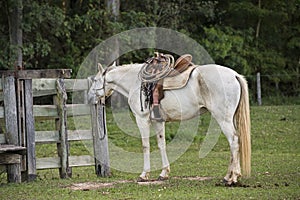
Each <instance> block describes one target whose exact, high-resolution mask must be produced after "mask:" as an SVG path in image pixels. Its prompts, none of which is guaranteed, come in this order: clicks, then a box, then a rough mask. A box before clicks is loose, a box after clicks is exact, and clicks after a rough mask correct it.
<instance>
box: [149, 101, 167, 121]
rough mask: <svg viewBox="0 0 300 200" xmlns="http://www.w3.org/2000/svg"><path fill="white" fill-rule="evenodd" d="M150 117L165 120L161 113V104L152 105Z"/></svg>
mask: <svg viewBox="0 0 300 200" xmlns="http://www.w3.org/2000/svg"><path fill="white" fill-rule="evenodd" d="M150 119H151V120H155V121H158V122H163V121H164V119H163V118H162V115H161V110H160V105H159V104H157V105H153V106H152V109H151V111H150Z"/></svg>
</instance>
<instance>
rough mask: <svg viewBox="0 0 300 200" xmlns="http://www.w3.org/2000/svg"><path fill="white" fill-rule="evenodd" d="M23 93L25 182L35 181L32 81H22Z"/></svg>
mask: <svg viewBox="0 0 300 200" xmlns="http://www.w3.org/2000/svg"><path fill="white" fill-rule="evenodd" d="M24 92H25V95H24V96H25V109H24V110H25V122H26V147H27V157H26V161H27V171H26V175H27V177H26V179H27V181H33V180H35V179H36V176H37V174H36V163H35V160H36V155H35V128H34V117H33V96H32V80H31V79H28V80H24Z"/></svg>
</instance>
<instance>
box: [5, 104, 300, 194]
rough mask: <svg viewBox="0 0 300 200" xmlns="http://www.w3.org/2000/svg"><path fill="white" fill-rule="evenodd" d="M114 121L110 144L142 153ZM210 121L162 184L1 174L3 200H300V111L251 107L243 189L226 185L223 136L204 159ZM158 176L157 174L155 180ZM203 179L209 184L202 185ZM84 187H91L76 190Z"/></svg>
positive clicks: (131, 178)
mask: <svg viewBox="0 0 300 200" xmlns="http://www.w3.org/2000/svg"><path fill="white" fill-rule="evenodd" d="M110 117H111V116H110V114H108V120H107V121H108V130H109V139H110V140H112V141H113V142H114V144H116V145H118V146H120V147H122V148H126V149H127V150H128V151H134V152H140V151H141V141H140V140H139V139H137V138H134V137H132V136H129V135H126V134H124V133H122V131H121V130H119V129H118V128H117V127H116V125H115V124H114V123H113V121H112V120H111V119H110ZM209 119H210V116H209V115H208V114H205V115H204V116H203V117H202V118H201V123H200V124H199V133H198V134H197V136H196V137H195V139H194V141H193V143H192V144H191V146H190V147H189V148H188V150H187V151H186V152H185V153H184V154H183V155H182V156H181V157H180V158H179V159H177V160H176V161H175V162H173V163H172V164H171V177H170V179H169V180H167V181H165V182H163V183H162V184H147V185H140V184H137V183H136V182H135V180H136V178H137V177H138V175H139V174H137V173H125V172H122V171H118V170H115V169H112V176H111V177H110V178H98V177H96V176H95V175H94V168H93V167H80V168H73V177H72V178H71V179H64V180H62V179H59V178H58V170H57V169H52V170H41V171H38V178H37V180H36V181H34V182H30V183H22V184H7V183H5V181H6V180H5V179H6V177H5V174H2V175H1V176H0V181H1V183H2V184H1V185H0V199H53V200H54V199H300V106H299V105H297V106H292V105H291V106H262V107H255V106H254V107H251V120H252V135H251V137H252V152H253V153H252V176H251V177H250V178H248V179H245V178H242V179H241V186H238V187H225V186H223V184H222V183H221V180H222V178H223V176H224V175H225V173H226V170H227V165H228V161H229V147H228V144H227V141H226V139H225V137H224V136H221V137H220V138H219V140H218V143H217V145H216V146H215V147H214V149H213V150H212V151H211V152H210V153H209V154H208V156H206V157H205V158H203V159H200V158H199V147H200V144H201V142H202V141H203V139H204V134H205V132H206V130H207V127H208V123H209ZM37 126H39V125H37ZM42 126H45V124H44V125H42ZM177 127H178V124H176V123H172V124H168V127H167V139H168V141H170V140H171V139H172V138H173V137H174V135H173V134H172V132H174V130H175V131H176V129H177ZM151 144H152V150H154V149H156V142H155V138H154V137H153V138H151ZM74 145H75V146H76V147H77V148H75V150H72V151H74V152H73V153H74V154H79V153H80V152H79V151H84V148H83V147H82V145H80V144H74ZM74 145H73V146H74ZM71 146H72V145H71ZM39 148H42V149H37V151H38V154H39V156H46V155H44V154H45V152H47V153H54V154H55V153H56V152H55V150H53V151H54V152H48V151H51V150H50V146H49V147H46V146H45V147H39ZM71 148H73V149H74V147H71ZM128 167H130V166H128ZM159 173H160V171H154V172H152V178H156V177H157V176H158V175H159ZM199 177H202V178H206V180H198V179H197V178H199ZM79 183H85V185H90V187H88V188H85V189H81V190H74V186H77V187H79V186H80V185H79ZM76 184H77V185H76ZM92 186H97V187H96V188H93V187H92Z"/></svg>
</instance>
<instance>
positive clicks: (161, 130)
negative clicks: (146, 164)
mask: <svg viewBox="0 0 300 200" xmlns="http://www.w3.org/2000/svg"><path fill="white" fill-rule="evenodd" d="M152 124H153V128H154V130H155V133H156V138H157V144H158V148H159V150H160V154H161V158H162V171H161V173H160V175H159V178H158V180H166V179H168V176H169V173H170V164H169V160H168V157H167V152H166V139H165V123H164V122H153V123H152Z"/></svg>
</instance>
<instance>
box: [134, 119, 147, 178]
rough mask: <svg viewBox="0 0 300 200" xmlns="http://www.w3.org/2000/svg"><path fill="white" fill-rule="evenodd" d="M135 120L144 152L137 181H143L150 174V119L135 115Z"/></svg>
mask: <svg viewBox="0 0 300 200" xmlns="http://www.w3.org/2000/svg"><path fill="white" fill-rule="evenodd" d="M136 122H137V125H138V127H139V130H140V133H141V137H142V145H143V154H144V168H143V172H142V173H141V175H140V176H139V178H138V181H139V182H143V181H147V180H149V176H150V142H149V137H150V121H149V118H141V117H136Z"/></svg>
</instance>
